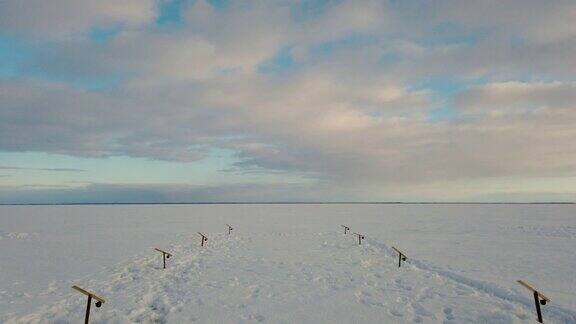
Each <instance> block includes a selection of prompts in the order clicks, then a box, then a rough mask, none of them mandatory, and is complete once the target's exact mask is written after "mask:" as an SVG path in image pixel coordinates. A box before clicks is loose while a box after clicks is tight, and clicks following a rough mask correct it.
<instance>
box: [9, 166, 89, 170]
mask: <svg viewBox="0 0 576 324" xmlns="http://www.w3.org/2000/svg"><path fill="white" fill-rule="evenodd" d="M0 170H27V171H53V172H86V170H83V169H74V168H22V167H15V166H5V165H0Z"/></svg>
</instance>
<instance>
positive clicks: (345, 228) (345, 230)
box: [340, 225, 350, 234]
mask: <svg viewBox="0 0 576 324" xmlns="http://www.w3.org/2000/svg"><path fill="white" fill-rule="evenodd" d="M340 226H342V227H344V234H346V232H347V231H349V230H350V227H348V226H346V225H340Z"/></svg>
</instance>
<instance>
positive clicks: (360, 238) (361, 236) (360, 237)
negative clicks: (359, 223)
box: [354, 233, 364, 245]
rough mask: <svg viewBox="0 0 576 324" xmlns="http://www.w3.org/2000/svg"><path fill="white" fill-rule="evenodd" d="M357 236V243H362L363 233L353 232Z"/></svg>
mask: <svg viewBox="0 0 576 324" xmlns="http://www.w3.org/2000/svg"><path fill="white" fill-rule="evenodd" d="M354 234H356V235H357V236H358V245H362V240H363V239H364V235H362V234H358V233H354Z"/></svg>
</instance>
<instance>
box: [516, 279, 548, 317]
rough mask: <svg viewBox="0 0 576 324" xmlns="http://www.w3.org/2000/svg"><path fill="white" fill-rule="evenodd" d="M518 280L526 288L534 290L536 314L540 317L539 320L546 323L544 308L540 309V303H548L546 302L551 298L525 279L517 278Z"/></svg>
mask: <svg viewBox="0 0 576 324" xmlns="http://www.w3.org/2000/svg"><path fill="white" fill-rule="evenodd" d="M516 282H518V283H519V284H521V285H522V286H524V288H526V289H528V290H530V291H531V292H532V294H533V295H534V304H535V305H536V316H537V317H538V322H539V323H544V321H543V320H542V310H541V309H540V305H546V303H548V302H550V298H548V297H546V296H544V295H543V294H541V293H540V292H538V291H537V290H536V288H534V287H532V286H531V285H529V284H527V283H526V282H525V281H522V280H517V281H516Z"/></svg>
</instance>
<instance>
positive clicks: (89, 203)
mask: <svg viewBox="0 0 576 324" xmlns="http://www.w3.org/2000/svg"><path fill="white" fill-rule="evenodd" d="M574 204H576V202H425V201H422V202H402V201H337V202H324V201H297V202H282V201H277V202H228V201H223V202H163V203H146V202H102V203H98V202H86V203H0V206H84V205H574Z"/></svg>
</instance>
